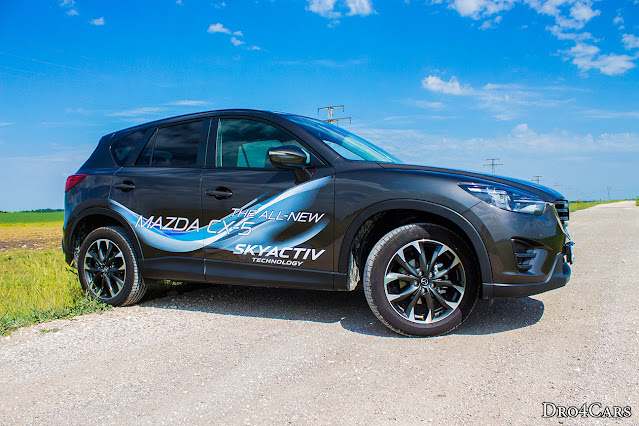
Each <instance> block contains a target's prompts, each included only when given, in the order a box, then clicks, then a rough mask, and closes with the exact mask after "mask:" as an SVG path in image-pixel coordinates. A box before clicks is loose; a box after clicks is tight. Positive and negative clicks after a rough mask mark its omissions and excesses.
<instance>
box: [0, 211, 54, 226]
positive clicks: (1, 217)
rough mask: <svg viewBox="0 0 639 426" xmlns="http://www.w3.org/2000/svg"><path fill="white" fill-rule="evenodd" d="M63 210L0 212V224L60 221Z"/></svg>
mask: <svg viewBox="0 0 639 426" xmlns="http://www.w3.org/2000/svg"><path fill="white" fill-rule="evenodd" d="M63 220H64V212H44V213H42V212H7V213H0V226H2V225H18V226H20V225H26V224H29V223H51V222H62V221H63Z"/></svg>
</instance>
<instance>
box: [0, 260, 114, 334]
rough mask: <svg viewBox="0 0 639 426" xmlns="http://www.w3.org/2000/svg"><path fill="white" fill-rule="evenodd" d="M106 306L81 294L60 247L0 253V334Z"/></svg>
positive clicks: (74, 275)
mask: <svg viewBox="0 0 639 426" xmlns="http://www.w3.org/2000/svg"><path fill="white" fill-rule="evenodd" d="M107 309H109V307H108V306H107V305H104V304H102V303H99V302H97V301H95V300H93V299H91V298H88V297H87V296H86V295H85V294H84V292H83V291H82V287H81V286H80V284H79V282H78V277H77V275H76V273H75V270H73V269H72V268H71V267H69V266H68V265H67V264H66V263H65V262H64V255H63V254H62V251H61V250H53V249H49V250H20V249H18V250H10V251H7V252H5V253H1V254H0V334H2V335H5V334H8V333H10V332H11V331H12V330H15V329H16V328H18V327H24V326H27V325H32V324H37V323H41V322H45V321H51V320H54V319H59V318H69V317H73V316H76V315H82V314H86V313H90V312H100V311H104V310H107Z"/></svg>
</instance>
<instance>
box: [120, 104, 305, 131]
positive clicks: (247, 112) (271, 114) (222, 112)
mask: <svg viewBox="0 0 639 426" xmlns="http://www.w3.org/2000/svg"><path fill="white" fill-rule="evenodd" d="M234 114H239V115H253V116H256V117H262V118H275V117H284V118H286V117H287V116H299V117H303V116H302V115H300V114H292V113H285V112H274V111H266V110H257V109H218V110H211V111H203V112H196V113H191V114H183V115H176V116H174V117H168V118H162V119H160V120H155V121H149V122H147V123H142V124H138V125H136V126H132V127H127V128H125V129H121V130H117V131H115V132H112V133H110V134H111V135H115V134H123V133H126V134H129V133H134V132H136V131H138V130H141V129H146V128H148V127H153V126H163V125H166V124H171V123H177V122H181V121H185V120H195V119H198V118H208V117H210V116H212V115H234Z"/></svg>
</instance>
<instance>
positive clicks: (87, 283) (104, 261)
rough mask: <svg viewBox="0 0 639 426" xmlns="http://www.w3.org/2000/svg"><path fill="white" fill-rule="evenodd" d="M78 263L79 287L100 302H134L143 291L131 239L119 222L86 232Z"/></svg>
mask: <svg viewBox="0 0 639 426" xmlns="http://www.w3.org/2000/svg"><path fill="white" fill-rule="evenodd" d="M77 266H78V277H79V278H80V283H81V284H82V288H83V289H84V290H85V291H86V292H88V293H89V294H90V295H91V296H92V297H94V298H96V299H98V300H99V301H100V302H103V303H106V304H109V305H113V306H127V305H133V304H135V303H137V302H138V301H139V300H140V299H142V297H143V296H144V293H146V284H145V282H144V278H142V275H141V274H140V270H139V266H138V259H137V257H136V256H135V252H134V250H133V243H132V242H131V239H130V238H129V236H128V235H127V234H126V232H125V231H124V229H123V228H121V227H119V226H108V227H103V228H98V229H96V230H94V231H93V232H91V233H90V234H89V235H87V237H86V238H85V239H84V241H83V242H82V244H81V246H80V251H79V253H78V265H77Z"/></svg>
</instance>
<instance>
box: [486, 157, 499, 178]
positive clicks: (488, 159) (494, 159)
mask: <svg viewBox="0 0 639 426" xmlns="http://www.w3.org/2000/svg"><path fill="white" fill-rule="evenodd" d="M486 161H490V163H488V164H484V167H490V173H492V174H495V167H497V166H503V164H502V163H495V161H499V158H486Z"/></svg>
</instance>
